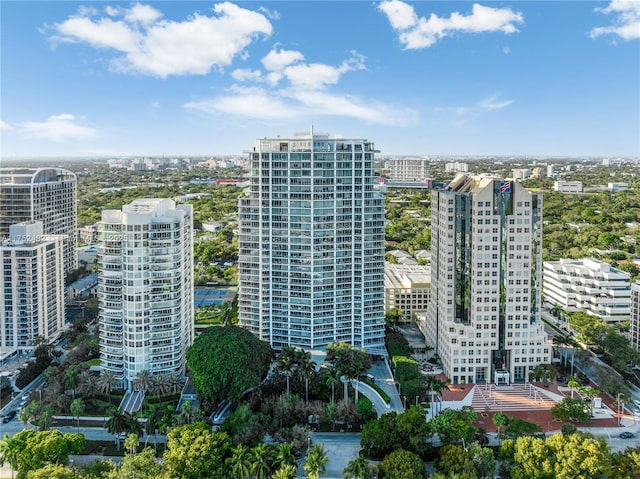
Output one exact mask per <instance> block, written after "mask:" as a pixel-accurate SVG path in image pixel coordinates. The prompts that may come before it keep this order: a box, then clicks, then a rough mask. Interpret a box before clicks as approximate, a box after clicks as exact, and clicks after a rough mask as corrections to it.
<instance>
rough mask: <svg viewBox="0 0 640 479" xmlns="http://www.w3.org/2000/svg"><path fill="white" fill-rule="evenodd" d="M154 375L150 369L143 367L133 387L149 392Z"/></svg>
mask: <svg viewBox="0 0 640 479" xmlns="http://www.w3.org/2000/svg"><path fill="white" fill-rule="evenodd" d="M153 381H154V378H153V375H152V374H151V372H149V370H148V369H143V370H142V371H140V372H139V373H138V374H137V376H136V378H135V379H134V380H133V387H134V389H137V390H139V391H142V392H143V393H145V394H146V393H147V392H149V390H150V389H151V387H152V386H153Z"/></svg>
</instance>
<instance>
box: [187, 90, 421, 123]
mask: <svg viewBox="0 0 640 479" xmlns="http://www.w3.org/2000/svg"><path fill="white" fill-rule="evenodd" d="M184 106H185V107H186V108H189V109H193V110H200V111H204V112H207V113H213V114H225V115H236V116H242V117H247V118H253V119H260V120H293V121H301V120H303V119H304V118H308V117H314V118H318V117H319V116H341V117H348V118H356V119H359V120H362V121H365V122H368V123H373V124H381V125H394V126H407V125H413V124H415V123H416V122H417V114H416V112H415V111H413V110H410V109H407V108H401V107H395V106H389V105H384V104H382V103H378V102H370V101H366V100H363V99H360V98H355V97H352V96H349V95H338V94H330V93H325V92H321V91H313V90H300V89H295V88H292V89H283V90H279V91H270V90H267V89H264V88H249V87H238V86H235V87H233V88H232V89H231V90H230V91H229V93H228V94H226V95H221V96H218V97H215V98H211V99H208V100H203V101H197V102H190V103H187V104H186V105H184Z"/></svg>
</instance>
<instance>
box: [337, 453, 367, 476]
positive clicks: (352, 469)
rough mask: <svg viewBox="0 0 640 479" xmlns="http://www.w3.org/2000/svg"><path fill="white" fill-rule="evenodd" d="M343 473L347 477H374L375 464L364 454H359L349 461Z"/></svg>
mask: <svg viewBox="0 0 640 479" xmlns="http://www.w3.org/2000/svg"><path fill="white" fill-rule="evenodd" d="M342 473H343V474H344V477H345V479H370V478H372V477H374V470H373V466H372V465H371V464H369V461H367V459H366V458H365V457H364V456H358V457H357V458H355V459H352V460H351V461H349V464H347V467H345V468H344V469H343V470H342Z"/></svg>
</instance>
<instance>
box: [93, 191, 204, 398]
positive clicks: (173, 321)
mask: <svg viewBox="0 0 640 479" xmlns="http://www.w3.org/2000/svg"><path fill="white" fill-rule="evenodd" d="M98 251H99V253H98V268H99V271H98V273H99V279H98V300H99V305H100V306H99V307H100V311H99V323H100V333H99V340H100V359H101V362H102V367H103V369H105V370H109V371H112V372H114V373H115V374H116V376H117V377H118V378H121V379H122V381H123V385H124V387H125V388H127V389H130V388H131V386H132V383H133V380H134V379H135V377H136V376H137V375H138V373H140V371H142V370H148V371H150V372H151V373H153V374H160V373H169V372H178V373H180V374H184V372H185V366H186V360H185V354H186V351H187V348H188V347H189V346H190V345H191V344H192V343H193V336H194V319H193V309H194V306H193V304H194V303H193V207H192V206H191V205H176V204H175V202H174V201H173V200H170V199H140V200H135V201H133V202H132V203H130V204H128V205H126V206H124V207H123V208H122V211H120V210H105V211H103V212H102V222H101V224H100V237H99V241H98Z"/></svg>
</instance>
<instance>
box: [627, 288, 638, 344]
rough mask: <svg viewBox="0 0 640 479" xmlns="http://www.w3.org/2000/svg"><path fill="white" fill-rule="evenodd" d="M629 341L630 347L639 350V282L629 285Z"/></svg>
mask: <svg viewBox="0 0 640 479" xmlns="http://www.w3.org/2000/svg"><path fill="white" fill-rule="evenodd" d="M629 315H630V326H629V340H630V341H631V345H632V346H633V347H634V348H636V349H637V350H640V281H636V282H635V283H633V284H632V285H631V311H630V313H629Z"/></svg>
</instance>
